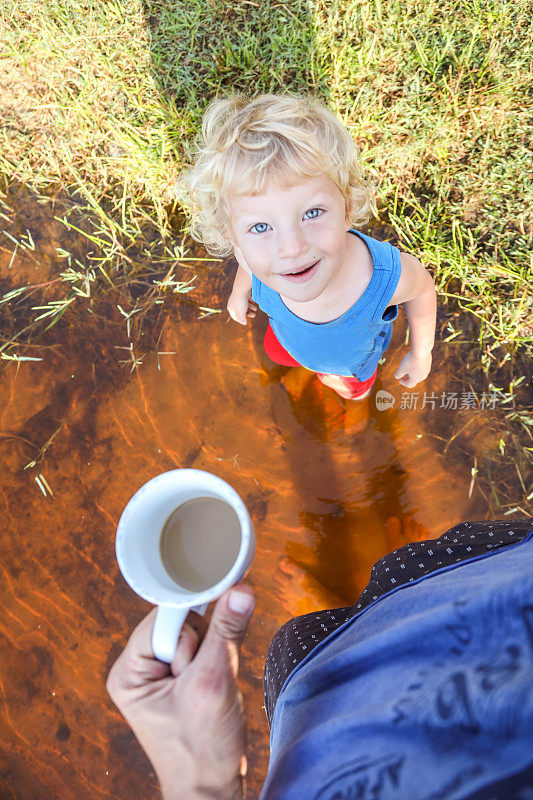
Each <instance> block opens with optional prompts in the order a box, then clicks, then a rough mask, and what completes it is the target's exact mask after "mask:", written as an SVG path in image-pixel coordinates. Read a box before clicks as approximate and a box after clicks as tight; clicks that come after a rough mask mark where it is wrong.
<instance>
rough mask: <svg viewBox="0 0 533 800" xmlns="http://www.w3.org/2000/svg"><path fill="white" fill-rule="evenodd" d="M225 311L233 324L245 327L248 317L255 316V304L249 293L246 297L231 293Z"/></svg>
mask: <svg viewBox="0 0 533 800" xmlns="http://www.w3.org/2000/svg"><path fill="white" fill-rule="evenodd" d="M227 309H228V313H229V315H230V317H231V318H232V319H234V320H235V322H239V323H240V324H241V325H246V324H247V323H248V317H250V318H253V317H255V315H256V314H257V303H254V301H253V300H252V296H251V292H250V293H249V294H248V295H242V294H240V293H239V292H232V293H231V294H230V297H229V300H228V305H227Z"/></svg>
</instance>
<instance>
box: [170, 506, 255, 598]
mask: <svg viewBox="0 0 533 800" xmlns="http://www.w3.org/2000/svg"><path fill="white" fill-rule="evenodd" d="M240 545H241V525H240V522H239V518H238V517H237V514H236V513H235V511H234V510H233V509H232V507H231V506H229V505H228V504H227V503H225V502H224V501H223V500H219V499H218V498H217V497H197V498H195V499H194V500H187V502H185V503H183V504H182V505H180V506H178V508H176V509H175V510H174V511H173V512H172V514H171V515H170V516H169V518H168V519H167V521H166V522H165V525H164V527H163V531H162V533H161V538H160V540H159V551H160V553H161V561H162V562H163V566H164V568H165V569H166V571H167V572H168V574H169V575H170V577H171V578H172V580H173V581H175V582H176V583H177V584H178V585H179V586H181V587H183V589H188V590H189V591H191V592H203V591H205V590H206V589H210V588H211V587H212V586H214V585H215V584H217V583H218V582H219V581H221V580H222V578H223V577H224V576H225V575H227V573H228V572H229V571H230V569H231V568H232V566H233V564H234V563H235V559H236V558H237V556H238V554H239V548H240Z"/></svg>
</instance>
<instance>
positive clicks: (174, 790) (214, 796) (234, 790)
mask: <svg viewBox="0 0 533 800" xmlns="http://www.w3.org/2000/svg"><path fill="white" fill-rule="evenodd" d="M160 786H161V794H162V796H163V800H242V798H243V789H242V779H241V777H240V776H238V777H237V778H235V780H233V781H232V782H231V783H230V784H228V785H226V786H219V785H217V786H194V787H192V786H186V785H184V784H183V783H182V782H181V781H180V780H179V778H177V777H175V778H174V780H173V781H171V782H168V783H167V784H166V785H165V784H164V783H163V782H161V781H160Z"/></svg>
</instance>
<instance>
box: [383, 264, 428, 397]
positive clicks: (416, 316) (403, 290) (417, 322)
mask: <svg viewBox="0 0 533 800" xmlns="http://www.w3.org/2000/svg"><path fill="white" fill-rule="evenodd" d="M400 257H401V265H402V272H401V275H400V280H399V281H398V286H397V287H396V291H395V292H394V295H393V296H392V299H391V304H399V303H401V304H402V305H403V307H404V310H405V316H406V317H407V321H408V323H409V336H410V340H411V349H410V350H409V352H408V353H407V355H405V356H404V357H403V358H402V360H401V362H400V365H399V367H398V369H397V370H396V372H395V378H397V379H398V381H399V383H401V384H402V386H406V387H407V388H408V389H412V388H413V387H414V386H416V385H417V383H420V381H423V380H424V379H425V378H427V376H428V375H429V371H430V369H431V351H432V350H433V344H434V342H435V324H436V318H437V295H436V292H435V284H434V283H433V279H432V277H431V275H430V274H429V272H427V270H425V269H424V267H423V266H422V264H421V263H420V261H419V260H418V259H417V258H415V257H414V256H412V255H410V254H409V253H401V254H400Z"/></svg>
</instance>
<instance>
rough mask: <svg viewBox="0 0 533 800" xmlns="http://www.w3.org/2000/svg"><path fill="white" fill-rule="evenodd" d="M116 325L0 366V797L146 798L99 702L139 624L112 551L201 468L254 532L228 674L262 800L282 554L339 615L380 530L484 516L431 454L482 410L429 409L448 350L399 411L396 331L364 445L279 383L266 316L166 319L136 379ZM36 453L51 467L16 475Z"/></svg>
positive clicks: (42, 276)
mask: <svg viewBox="0 0 533 800" xmlns="http://www.w3.org/2000/svg"><path fill="white" fill-rule="evenodd" d="M51 232H52V234H53V233H54V230H52V231H51ZM56 233H57V232H56ZM50 252H51V251H50ZM32 257H33V255H32ZM24 258H25V259H26V260H24ZM24 258H22V259H20V260H17V259H15V261H14V262H12V265H11V267H10V268H8V263H9V259H8V260H7V261H6V260H5V258H4V256H2V259H3V260H2V264H3V272H2V274H1V276H0V277H1V278H2V279H4V281H5V284H4V285H6V286H7V285H8V284H9V285H11V286H12V285H14V283H17V281H18V282H19V284H20V283H21V282H24V281H28V280H29V279H31V280H32V281H35V280H36V277H35V276H33V275H30V274H29V273H28V270H31V269H33V268H35V270H36V273H37V277H38V279H39V280H42V281H45V280H49V279H50V276H52V278H53V275H54V269H55V267H54V263H53V259H52V258H51V256H50V255H49V257H48V260H46V258H37V259H36V263H35V264H34V266H33V267H32V264H33V262H32V261H31V259H30V258H29V256H28V257H26V256H24ZM34 260H35V258H34ZM43 265H44V266H43ZM8 270H9V271H8ZM11 270H12V271H11ZM230 280H231V278H230V276H229V275H228V274H225V273H224V272H223V271H222V270H221V269H216V270H213V271H211V272H205V271H204V272H203V273H202V276H201V277H200V278H199V280H198V292H197V298H198V302H199V304H200V305H201V304H202V302H203V304H206V303H207V304H208V305H209V306H212V307H219V308H223V307H224V298H225V297H226V296H227V292H228V287H229V284H230ZM207 301H208V302H207ZM111 316H112V315H111V312H110V316H109V319H107V320H106V318H105V316H104V315H103V313H102V315H100V316H99V317H98V319H94V318H91V316H90V315H88V314H86V315H85V316H84V317H83V319H81V318H80V320H79V322H78V324H76V325H70V326H64V328H63V329H61V330H62V334H61V336H62V339H61V341H60V342H59V343H58V342H57V341H56V344H54V345H51V346H43V348H42V349H41V351H40V355H41V356H42V357H43V361H40V362H25V363H22V364H19V365H17V364H16V363H13V362H10V363H5V362H2V363H3V364H4V370H3V374H2V375H1V379H0V459H1V461H2V464H3V468H2V481H1V482H0V516H1V519H2V526H1V537H2V542H1V548H2V560H1V564H0V596H1V604H2V606H1V612H2V613H1V614H0V637H1V649H2V659H1V667H0V681H1V682H0V744H1V750H2V753H1V755H0V775H1V777H0V795H1V797H2V798H5V799H6V800H11V799H13V800H14V799H15V798H16V799H17V800H29V799H30V798H31V800H41V798H42V800H44V799H45V798H46V800H49V798H61V800H70V798H72V799H73V800H74V798H79V797H91V798H92V800H99V799H100V798H102V799H103V798H113V800H124V798H126V797H127V798H131V800H134V799H135V798H139V800H140V798H146V797H152V796H156V790H155V782H154V776H153V774H152V771H151V768H150V765H149V763H148V762H147V760H146V759H145V757H144V756H143V754H142V752H141V750H140V748H139V747H138V745H137V744H136V742H135V740H134V738H133V736H132V734H131V733H130V731H129V729H128V728H127V726H126V725H125V723H124V722H123V720H122V718H121V717H120V715H119V714H118V712H117V711H116V709H115V708H114V706H113V704H112V703H111V701H110V700H109V699H108V697H107V694H106V691H105V678H106V676H107V673H108V670H109V668H110V666H111V664H112V663H113V662H114V660H115V659H116V657H117V656H118V654H119V652H120V650H121V648H122V647H123V645H124V643H125V641H126V639H127V636H128V634H129V633H130V631H131V630H132V628H133V627H134V626H135V624H136V623H137V622H138V620H139V619H140V618H141V617H142V616H144V614H145V613H146V612H147V610H148V605H147V604H146V603H145V602H144V601H142V600H141V599H139V598H138V597H136V596H135V595H134V594H133V593H132V592H131V590H130V589H129V588H128V586H127V585H126V584H125V582H124V581H123V579H122V577H121V576H120V574H119V572H118V568H117V565H116V561H115V554H114V537H115V530H116V525H117V522H118V519H119V516H120V514H121V512H122V510H123V508H124V506H125V505H126V503H127V501H128V500H129V498H130V497H131V495H132V494H133V493H134V492H135V491H136V490H137V489H138V488H139V487H140V486H141V485H142V484H143V483H145V482H146V481H147V480H149V479H150V478H151V477H153V476H154V475H156V474H158V473H160V472H163V471H165V470H169V469H173V468H176V467H195V468H198V469H205V470H209V471H211V472H214V473H216V474H217V475H220V476H221V477H222V478H224V479H225V480H227V481H228V482H229V483H231V484H232V485H233V486H234V487H235V489H236V490H237V491H238V492H239V493H240V495H241V496H242V497H243V499H244V500H245V501H246V503H247V505H248V507H249V509H250V513H251V515H252V518H253V522H254V525H255V529H256V534H257V543H258V546H257V555H256V558H255V561H254V564H253V566H252V569H251V572H250V574H249V578H248V580H249V581H250V583H251V584H252V585H253V586H254V588H255V591H256V594H257V610H256V614H255V617H254V619H253V622H252V624H251V627H250V631H249V634H248V636H247V638H246V640H245V642H244V646H243V652H242V663H241V672H240V676H241V677H240V680H241V685H242V689H243V692H244V695H245V699H246V708H247V714H248V724H249V754H248V755H249V786H250V790H249V791H250V797H251V798H256V797H257V796H258V793H259V787H260V786H261V782H262V778H263V776H264V775H265V772H266V768H267V763H268V729H267V723H266V719H265V716H264V711H263V708H262V706H263V697H262V671H263V664H264V658H265V654H266V651H267V647H268V643H269V641H270V639H271V637H272V636H273V634H274V633H275V631H276V630H277V628H278V627H279V626H280V625H281V624H282V623H283V622H284V621H286V619H287V618H288V615H287V613H286V612H285V611H284V610H283V609H282V608H281V606H280V605H279V602H278V598H277V597H276V594H275V591H274V587H273V583H272V576H273V573H274V571H275V569H276V564H277V561H278V558H279V557H280V556H281V555H283V554H287V555H290V556H292V557H294V558H295V559H297V560H298V561H299V562H300V563H302V564H303V565H305V566H306V567H307V568H308V569H309V570H310V571H311V572H312V573H313V575H315V576H316V577H317V578H318V579H319V580H321V581H322V582H323V583H324V584H325V585H326V586H327V587H328V588H330V589H332V590H334V591H335V592H338V593H340V594H341V595H342V596H344V597H345V598H346V600H347V601H350V600H351V599H353V600H355V598H356V596H357V594H358V593H359V591H360V590H361V588H362V586H363V585H364V584H365V582H366V580H367V578H368V574H369V571H370V568H371V565H372V564H373V562H374V561H375V560H376V559H377V558H379V557H381V556H382V555H384V553H385V552H386V551H387V543H386V538H385V535H384V530H383V523H384V521H385V519H386V518H387V517H388V516H389V515H390V514H400V513H410V514H412V515H413V516H414V517H415V518H416V519H417V520H418V521H419V522H421V523H422V524H424V525H425V526H426V527H427V528H428V530H429V535H430V536H437V535H438V534H440V533H442V532H443V531H444V530H445V529H447V528H448V527H450V526H451V525H452V524H454V523H456V522H459V521H461V520H463V519H467V518H486V517H487V516H490V513H489V509H488V506H487V502H486V499H485V497H484V496H483V495H482V494H481V493H480V491H478V487H477V485H473V486H471V466H472V464H471V461H469V460H468V459H467V458H463V457H462V456H461V454H460V453H459V452H458V451H457V449H454V448H453V447H450V448H448V449H447V450H446V455H443V454H442V453H443V450H444V446H443V441H447V440H449V438H450V434H449V430H450V420H451V415H454V414H455V415H456V416H457V415H461V419H462V420H463V421H464V422H463V423H462V424H465V425H466V424H469V426H470V429H475V428H476V425H477V422H476V419H477V418H476V416H475V415H478V418H479V413H480V412H479V409H478V408H475V409H474V408H468V407H465V408H463V409H460V408H459V409H458V410H456V411H454V410H453V409H446V408H439V402H437V403H436V408H432V407H431V404H430V403H426V407H425V408H421V405H422V402H421V401H422V395H423V392H424V391H426V393H427V395H428V396H430V395H432V394H434V395H435V396H437V397H438V398H439V399H440V398H441V396H442V393H443V392H445V393H446V392H453V391H455V392H459V397H460V396H461V395H460V393H461V391H466V390H467V389H468V383H467V381H463V382H461V381H460V379H458V377H457V374H456V371H457V366H456V364H455V362H454V359H453V357H451V356H452V354H453V348H447V349H446V348H445V347H444V346H442V345H439V346H438V347H437V351H436V358H435V367H434V370H433V372H432V374H431V376H430V378H429V379H428V381H426V384H425V385H424V386H423V387H422V390H421V392H420V395H419V402H418V404H417V405H418V408H416V409H414V408H402V407H401V405H402V392H403V389H402V387H400V385H399V384H398V383H397V382H396V381H395V380H394V378H393V377H392V375H393V372H394V369H395V366H396V365H397V363H398V361H399V358H400V352H401V351H403V347H402V344H403V340H404V336H405V323H404V321H403V320H400V321H399V322H398V324H397V325H396V329H395V334H394V338H393V343H392V345H391V348H390V350H389V351H388V354H387V359H386V363H385V364H384V366H383V368H382V369H381V372H380V378H379V381H378V385H377V390H380V389H385V390H387V391H388V392H390V393H392V394H393V395H394V397H395V399H396V402H395V406H394V408H393V409H392V410H391V409H386V410H378V409H377V408H376V405H375V403H374V402H372V403H371V404H370V414H371V416H370V421H369V425H368V427H367V429H366V430H365V431H364V432H363V433H361V434H358V435H353V434H352V433H350V432H349V431H346V430H345V427H344V422H343V413H344V401H339V400H337V398H336V396H335V395H334V394H333V393H332V392H331V390H329V389H326V388H325V387H323V386H322V385H321V384H319V383H318V381H316V380H313V381H312V382H311V383H310V384H309V385H308V387H307V388H306V390H305V392H304V393H303V395H302V397H301V398H300V399H299V400H298V401H294V400H292V399H291V397H290V396H289V395H288V392H287V390H286V388H285V386H284V384H283V383H282V381H281V380H280V379H281V377H282V376H283V374H284V373H285V372H286V370H285V369H283V368H279V367H277V366H275V365H273V364H272V363H271V362H270V361H269V359H268V358H267V357H266V355H265V354H264V352H263V350H262V346H261V342H262V335H263V333H264V329H265V327H266V322H265V320H264V319H263V318H259V317H258V318H257V320H256V321H255V323H254V324H253V326H252V327H250V326H249V327H248V328H246V329H245V328H242V327H241V326H239V325H237V324H235V323H233V322H231V321H229V320H228V318H227V315H226V314H225V313H222V314H218V315H214V316H210V317H208V318H205V319H199V318H198V313H197V312H196V311H193V310H191V309H186V308H181V309H180V307H179V306H178V304H177V303H176V304H175V305H174V308H173V309H171V310H169V311H166V312H165V314H164V316H163V323H162V328H161V330H160V331H159V332H160V333H161V338H160V340H159V344H158V346H157V351H158V352H159V353H171V355H157V352H155V350H150V348H147V349H148V350H149V352H147V353H146V354H145V355H144V357H143V359H142V365H140V366H139V368H138V369H133V371H130V367H129V366H127V365H118V360H119V359H123V358H124V356H123V355H121V353H123V351H120V350H117V349H115V348H114V346H115V345H116V344H117V342H118V344H119V345H120V346H123V345H124V334H123V333H122V334H121V338H120V339H117V338H116V337H117V336H118V334H117V330H118V328H117V325H118V323H117V320H116V319H115V318H113V319H111ZM119 321H120V318H119ZM122 322H123V321H122ZM122 322H121V325H122V327H121V328H120V330H121V331H122V329H123V328H124V325H123V324H122ZM114 337H115V338H114ZM419 388H420V387H419ZM403 405H405V401H404V403H403ZM470 422H471V423H472V424H470ZM438 436H441V438H442V441H441V439H439V438H436V437H438ZM45 444H48V446H47V449H46V454H45V457H44V459H43V461H42V462H41V463H39V464H37V465H36V467H34V468H29V469H26V470H24V466H25V465H27V464H28V462H31V461H32V459H34V458H35V456H36V454H38V448H40V447H42V446H43V445H45ZM39 476H42V478H44V483H43V480H42V478H39ZM36 477H37V478H39V481H36ZM40 484H42V485H40ZM469 495H470V496H469Z"/></svg>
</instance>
